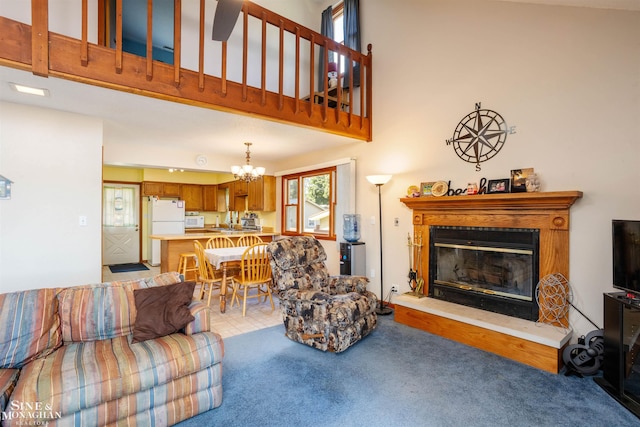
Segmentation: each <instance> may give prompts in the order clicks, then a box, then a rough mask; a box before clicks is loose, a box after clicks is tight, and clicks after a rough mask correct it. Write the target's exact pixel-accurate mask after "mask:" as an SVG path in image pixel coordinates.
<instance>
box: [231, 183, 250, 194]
mask: <svg viewBox="0 0 640 427" xmlns="http://www.w3.org/2000/svg"><path fill="white" fill-rule="evenodd" d="M232 194H233V195H234V196H236V197H242V196H246V195H247V194H249V185H248V183H247V181H241V180H236V181H233V193H232Z"/></svg>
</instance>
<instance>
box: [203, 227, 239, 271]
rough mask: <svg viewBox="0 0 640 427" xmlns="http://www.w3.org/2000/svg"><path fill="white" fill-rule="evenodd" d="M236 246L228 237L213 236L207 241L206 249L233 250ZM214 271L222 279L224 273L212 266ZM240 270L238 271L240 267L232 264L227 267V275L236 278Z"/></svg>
mask: <svg viewBox="0 0 640 427" xmlns="http://www.w3.org/2000/svg"><path fill="white" fill-rule="evenodd" d="M235 246H236V244H235V243H234V242H233V240H231V239H230V238H229V237H227V236H213V237H211V238H210V239H209V240H207V243H206V248H207V249H218V248H233V247H235ZM211 267H212V268H213V269H214V272H215V274H216V276H219V277H222V276H221V275H222V271H220V269H216V268H215V266H211ZM239 271H240V270H238V266H237V265H236V264H235V263H231V264H228V265H227V274H228V275H231V276H234V275H236V274H237V273H238V272H239Z"/></svg>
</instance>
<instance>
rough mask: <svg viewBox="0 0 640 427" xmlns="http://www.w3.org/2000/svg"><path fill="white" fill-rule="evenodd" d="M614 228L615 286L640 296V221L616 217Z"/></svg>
mask: <svg viewBox="0 0 640 427" xmlns="http://www.w3.org/2000/svg"><path fill="white" fill-rule="evenodd" d="M612 228H613V240H612V243H613V287H614V288H617V289H622V290H624V291H627V292H629V293H632V294H633V296H635V297H640V221H630V220H618V219H614V220H613V227H612ZM629 296H632V295H629Z"/></svg>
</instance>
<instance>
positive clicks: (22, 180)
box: [0, 103, 102, 292]
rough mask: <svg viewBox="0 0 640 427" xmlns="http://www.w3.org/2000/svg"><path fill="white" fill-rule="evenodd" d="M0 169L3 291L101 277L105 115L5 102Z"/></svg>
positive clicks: (0, 286) (1, 109) (0, 124)
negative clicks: (1, 179) (6, 194)
mask: <svg viewBox="0 0 640 427" xmlns="http://www.w3.org/2000/svg"><path fill="white" fill-rule="evenodd" d="M0 175H3V176H5V177H6V178H9V179H11V180H12V181H13V182H14V184H13V185H12V195H11V199H10V200H0V292H11V291H16V290H23V289H34V288H47V287H56V286H71V285H80V284H86V283H98V282H100V280H101V274H102V268H101V264H102V262H101V246H102V243H101V242H102V240H101V224H100V221H101V204H102V200H101V198H102V196H101V194H102V121H101V120H99V119H95V118H89V117H84V116H80V115H75V114H68V113H62V112H57V111H53V110H47V109H41V108H33V107H26V106H22V105H17V104H9V103H0ZM81 215H82V216H86V217H87V220H88V224H87V226H86V227H81V226H80V225H79V217H80V216H81Z"/></svg>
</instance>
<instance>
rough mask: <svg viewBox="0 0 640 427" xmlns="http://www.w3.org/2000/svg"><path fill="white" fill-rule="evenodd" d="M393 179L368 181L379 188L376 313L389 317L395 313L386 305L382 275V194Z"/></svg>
mask: <svg viewBox="0 0 640 427" xmlns="http://www.w3.org/2000/svg"><path fill="white" fill-rule="evenodd" d="M390 179H391V175H369V176H367V181H369V182H370V183H371V184H373V185H375V186H376V187H378V223H379V224H380V304H379V305H378V308H377V309H376V313H377V314H380V315H387V314H391V313H393V310H392V309H391V308H390V307H385V305H384V284H383V279H384V275H383V274H382V265H383V262H382V194H381V191H380V189H381V187H382V186H383V185H385V184H386V183H387V182H389V180H390Z"/></svg>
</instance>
